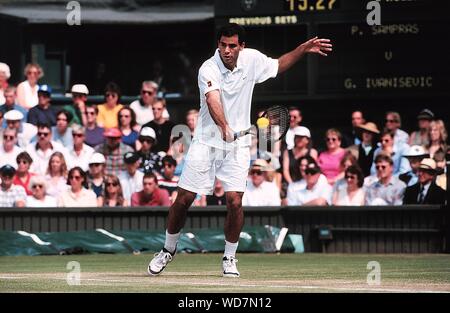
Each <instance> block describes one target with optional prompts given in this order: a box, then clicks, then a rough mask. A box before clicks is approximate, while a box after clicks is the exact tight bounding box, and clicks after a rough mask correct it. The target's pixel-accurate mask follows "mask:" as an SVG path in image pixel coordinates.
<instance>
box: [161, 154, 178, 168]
mask: <svg viewBox="0 0 450 313" xmlns="http://www.w3.org/2000/svg"><path fill="white" fill-rule="evenodd" d="M161 163H162V164H163V165H164V163H169V164H171V165H173V166H177V160H175V159H174V158H173V157H172V156H171V155H166V156H164V157H163V158H162V160H161Z"/></svg>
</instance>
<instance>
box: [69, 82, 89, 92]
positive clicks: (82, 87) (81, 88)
mask: <svg viewBox="0 0 450 313" xmlns="http://www.w3.org/2000/svg"><path fill="white" fill-rule="evenodd" d="M70 92H72V93H82V94H85V95H88V94H89V89H88V88H87V86H86V85H83V84H76V85H73V86H72V89H71V90H70Z"/></svg>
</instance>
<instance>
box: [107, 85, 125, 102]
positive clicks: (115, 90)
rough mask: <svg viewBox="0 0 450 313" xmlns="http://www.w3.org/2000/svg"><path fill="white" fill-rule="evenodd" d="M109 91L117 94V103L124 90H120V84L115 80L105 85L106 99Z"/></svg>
mask: <svg viewBox="0 0 450 313" xmlns="http://www.w3.org/2000/svg"><path fill="white" fill-rule="evenodd" d="M108 92H113V93H116V94H117V103H119V101H120V97H121V96H122V92H121V91H120V87H119V85H117V84H116V83H115V82H109V83H107V84H106V86H105V100H106V94H107V93H108Z"/></svg>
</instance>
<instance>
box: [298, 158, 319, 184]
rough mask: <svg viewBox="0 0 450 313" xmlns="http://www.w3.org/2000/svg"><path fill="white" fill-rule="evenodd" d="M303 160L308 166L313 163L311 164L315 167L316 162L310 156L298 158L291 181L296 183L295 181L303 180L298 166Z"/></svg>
mask: <svg viewBox="0 0 450 313" xmlns="http://www.w3.org/2000/svg"><path fill="white" fill-rule="evenodd" d="M303 160H306V161H307V162H308V164H311V163H313V164H315V165H316V166H317V162H316V160H314V158H313V157H312V156H311V155H309V154H307V155H305V156H302V157H301V158H299V159H298V160H297V161H296V165H295V168H294V177H292V179H293V180H294V181H297V180H300V179H302V178H303V177H302V172H300V165H301V164H302V161H303Z"/></svg>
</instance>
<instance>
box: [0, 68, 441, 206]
mask: <svg viewBox="0 0 450 313" xmlns="http://www.w3.org/2000/svg"><path fill="white" fill-rule="evenodd" d="M24 74H25V77H26V80H24V81H23V82H21V83H19V84H18V85H17V87H16V86H13V85H10V84H9V83H8V79H9V77H10V70H9V67H8V65H7V64H5V63H0V125H1V128H0V134H1V137H0V178H1V189H0V206H1V207H12V206H17V207H20V206H30V207H52V206H62V207H83V206H87V207H96V206H104V207H108V206H118V207H127V206H168V205H170V204H171V203H173V201H174V200H175V198H176V195H177V183H178V178H179V176H180V174H181V172H182V170H183V166H184V163H185V159H184V156H185V155H186V152H187V149H188V147H189V143H190V141H191V140H192V136H193V134H194V131H195V127H196V123H197V117H198V111H197V110H195V109H192V110H189V111H188V112H187V113H186V118H185V124H186V125H185V126H186V127H185V129H186V130H187V132H183V133H182V134H177V133H176V132H174V133H175V135H173V132H172V130H173V129H174V127H175V123H174V122H173V121H172V120H171V117H170V115H169V111H168V110H167V104H166V100H165V99H164V98H163V97H160V96H159V94H158V84H157V83H156V82H154V81H144V82H142V84H141V86H140V87H141V88H140V96H139V98H138V99H136V100H135V101H133V102H131V103H130V104H126V103H123V102H122V101H121V96H122V94H121V90H120V87H119V86H118V85H117V84H115V83H114V82H110V83H108V84H107V85H106V86H105V89H104V103H102V104H99V105H95V104H90V103H89V102H88V95H89V89H88V87H87V86H86V85H84V84H75V85H73V86H72V88H71V97H72V103H71V104H70V105H65V106H53V105H52V94H53V91H52V88H51V86H49V85H46V84H39V83H38V82H39V79H41V78H42V77H43V76H44V71H43V69H42V68H41V67H40V66H39V65H38V64H34V63H30V64H28V65H27V66H26V67H25V71H24ZM289 112H290V125H289V130H288V132H287V134H286V136H285V138H283V139H282V141H281V142H278V143H276V144H275V145H273V146H272V147H270V148H271V149H272V150H271V151H263V150H261V146H260V145H259V143H258V140H257V136H255V137H254V138H253V140H252V147H251V155H252V156H253V158H252V161H251V164H250V170H249V176H248V182H247V190H246V192H245V193H244V197H243V205H244V206H280V205H293V206H299V205H308V206H315V205H317V206H324V205H352V206H359V205H401V204H443V203H444V202H445V201H446V199H445V190H446V188H447V182H446V175H445V170H446V168H445V165H446V158H447V157H448V147H447V131H446V127H445V123H444V121H443V120H441V119H439V118H437V117H435V116H434V113H433V112H432V111H430V110H428V109H424V110H423V111H421V112H420V113H419V115H418V116H417V121H418V125H417V126H418V129H417V130H416V131H414V132H412V133H411V134H408V133H407V132H405V131H404V130H402V129H401V127H402V124H401V122H402V121H401V116H400V114H399V113H398V112H393V111H390V112H386V113H385V123H384V125H377V124H376V123H374V121H369V120H367V119H366V117H365V116H364V114H363V112H361V111H355V112H353V113H352V115H351V124H352V130H351V132H349V133H342V132H341V131H340V130H339V129H337V128H329V129H328V130H326V131H325V133H324V134H323V140H324V142H325V145H326V148H325V149H319V147H318V145H316V144H315V142H314V141H313V138H319V137H321V136H322V134H314V137H313V134H312V132H311V130H310V129H308V128H307V127H305V126H304V125H303V122H304V118H303V116H302V112H301V110H300V108H297V107H292V108H290V109H289ZM264 147H265V145H264ZM224 194H225V192H224V190H223V187H222V184H221V182H220V181H218V180H216V184H215V188H214V191H213V193H212V194H211V195H198V196H197V199H196V200H195V202H194V205H197V206H206V205H224V204H225V202H226V199H225V195H224Z"/></svg>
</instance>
